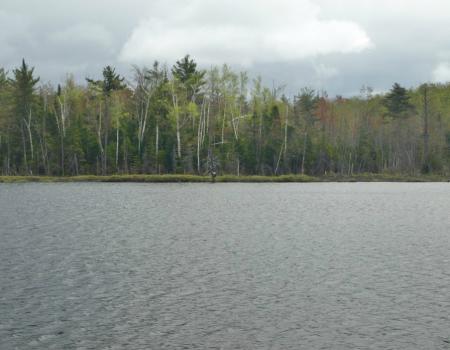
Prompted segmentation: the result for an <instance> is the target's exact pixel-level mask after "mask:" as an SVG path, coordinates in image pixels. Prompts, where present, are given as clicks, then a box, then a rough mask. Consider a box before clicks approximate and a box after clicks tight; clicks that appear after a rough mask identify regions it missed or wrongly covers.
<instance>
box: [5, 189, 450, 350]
mask: <svg viewBox="0 0 450 350" xmlns="http://www.w3.org/2000/svg"><path fill="white" fill-rule="evenodd" d="M449 214H450V184H446V183H441V184H398V183H397V184H393V183H391V184H385V183H378V184H377V183H370V184H89V183H80V184H0V262H1V264H0V349H5V350H9V349H133V350H134V349H450V218H449Z"/></svg>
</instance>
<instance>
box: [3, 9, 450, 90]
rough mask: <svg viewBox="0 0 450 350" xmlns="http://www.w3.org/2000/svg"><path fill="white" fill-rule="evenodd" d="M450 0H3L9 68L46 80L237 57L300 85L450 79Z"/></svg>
mask: <svg viewBox="0 0 450 350" xmlns="http://www.w3.org/2000/svg"><path fill="white" fill-rule="evenodd" d="M448 23H450V1H448V0H428V1H423V0H395V1H394V0H345V1H344V0H240V1H235V0H234V1H233V0H126V1H123V0H64V1H61V0H1V1H0V67H4V68H6V69H7V70H9V71H11V69H13V68H14V67H17V66H18V65H19V64H20V62H21V60H22V58H25V59H26V61H27V62H28V63H29V64H30V65H31V66H34V67H35V71H36V73H37V74H38V75H39V76H40V77H41V81H43V82H52V83H58V82H61V81H63V80H64V79H65V77H66V75H67V74H68V73H70V74H73V75H74V76H75V77H76V78H77V79H78V80H79V81H80V82H81V81H83V80H84V77H87V76H89V77H92V78H98V77H100V75H101V70H102V67H104V66H106V65H108V64H109V65H113V66H115V67H116V68H117V70H118V71H119V73H121V74H123V75H124V76H126V77H128V78H130V79H131V76H132V74H131V72H132V65H133V64H137V65H140V66H142V65H147V66H151V64H152V62H153V61H154V60H159V61H161V62H163V63H167V65H168V66H169V67H170V66H171V65H172V64H173V63H174V62H175V61H176V60H178V59H180V58H181V57H183V56H184V55H185V54H190V55H191V56H192V57H193V58H194V59H195V60H196V61H197V62H198V64H199V65H200V67H202V68H205V69H208V68H209V67H211V66H215V65H222V64H223V63H227V64H229V65H231V66H232V67H233V68H234V69H236V70H238V71H240V70H245V71H247V72H248V73H249V75H250V76H251V77H256V76H257V75H260V76H261V77H262V79H263V82H264V83H265V84H266V85H269V86H285V88H284V89H285V90H284V91H285V94H286V95H288V96H289V95H293V94H295V93H297V92H298V91H299V90H300V89H301V88H302V87H305V86H308V87H312V88H314V89H317V90H326V91H327V92H328V94H329V95H330V96H334V95H337V94H339V95H344V96H349V95H357V94H359V91H360V88H361V87H362V86H363V85H365V86H371V87H372V88H373V89H374V90H375V91H376V92H384V91H386V90H388V89H389V88H390V87H391V85H392V84H393V83H394V82H398V83H400V84H401V85H404V86H406V87H413V86H416V85H418V84H420V83H423V82H446V81H450V26H449V25H448Z"/></svg>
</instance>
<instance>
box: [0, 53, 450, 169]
mask: <svg viewBox="0 0 450 350" xmlns="http://www.w3.org/2000/svg"><path fill="white" fill-rule="evenodd" d="M101 73H102V79H101V80H95V79H90V78H86V80H85V81H86V83H85V84H77V83H76V82H75V79H74V78H73V77H72V76H68V77H67V79H66V81H65V83H64V84H62V85H58V86H52V85H50V84H43V83H42V82H41V81H40V79H39V77H38V76H37V74H36V73H35V71H34V68H32V67H30V66H29V65H27V64H26V62H25V61H22V64H21V65H19V67H18V68H17V69H14V70H12V71H11V72H7V71H5V70H4V69H1V68H0V166H1V174H2V175H28V174H30V175H31V174H33V175H62V176H64V175H79V174H98V175H107V174H129V173H133V174H141V173H145V174H166V173H180V174H206V173H207V172H208V169H209V164H211V163H212V162H213V163H214V164H217V169H218V172H219V173H221V174H235V175H244V174H245V175H253V174H258V175H279V174H310V175H323V174H345V175H352V174H357V173H366V172H370V173H383V172H389V173H398V174H416V175H417V174H420V173H435V174H448V173H449V172H450V85H449V84H423V85H422V86H420V87H418V88H414V89H405V88H403V87H402V86H400V85H399V84H394V85H393V87H392V89H391V90H390V91H389V92H388V93H386V94H384V95H379V94H374V93H373V90H372V89H371V88H370V87H363V88H362V89H361V92H360V95H358V96H354V97H351V98H344V97H340V96H337V97H334V98H330V97H328V96H327V94H326V92H324V91H314V90H313V89H311V88H307V87H305V88H303V89H301V90H300V91H299V92H298V94H296V95H295V96H292V97H287V96H285V95H284V94H283V88H282V87H281V88H273V87H272V88H268V87H265V86H263V84H262V81H261V79H255V80H250V79H249V78H248V75H247V74H246V73H245V72H235V71H233V70H232V69H230V68H229V67H228V66H226V65H224V66H223V67H220V68H219V67H215V68H211V69H210V70H207V71H205V70H201V69H199V68H198V67H197V64H196V63H195V61H194V60H193V59H191V58H190V57H189V56H186V57H184V58H182V59H180V60H179V61H177V62H176V63H175V64H174V65H173V67H171V68H167V67H166V66H163V65H160V64H159V63H158V62H155V63H154V64H153V65H152V66H151V67H137V66H135V67H133V79H131V80H130V81H128V80H126V79H124V77H122V76H121V75H120V74H119V73H117V72H116V71H115V69H114V68H113V67H110V66H107V67H105V68H104V70H103V72H99V75H100V74H101Z"/></svg>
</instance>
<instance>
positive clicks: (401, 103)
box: [384, 83, 413, 118]
mask: <svg viewBox="0 0 450 350" xmlns="http://www.w3.org/2000/svg"><path fill="white" fill-rule="evenodd" d="M384 105H385V107H386V108H387V110H388V113H387V114H388V116H390V117H392V118H405V117H408V116H409V114H410V113H411V112H412V110H413V106H412V104H411V103H410V96H409V95H408V91H407V90H406V89H405V88H404V87H402V86H400V85H399V84H398V83H395V84H394V85H393V86H392V88H391V90H390V92H389V93H388V94H387V95H386V96H385V98H384Z"/></svg>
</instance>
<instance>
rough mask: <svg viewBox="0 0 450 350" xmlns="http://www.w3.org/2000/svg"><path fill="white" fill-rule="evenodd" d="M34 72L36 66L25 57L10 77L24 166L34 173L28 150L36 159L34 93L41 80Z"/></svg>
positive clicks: (31, 156)
mask: <svg viewBox="0 0 450 350" xmlns="http://www.w3.org/2000/svg"><path fill="white" fill-rule="evenodd" d="M33 73H34V67H31V68H30V67H28V65H27V64H26V63H25V59H23V60H22V65H21V66H20V67H19V68H16V69H14V70H13V75H14V78H13V79H10V83H11V86H12V91H13V98H14V112H15V115H16V118H17V120H18V121H19V123H18V124H19V125H20V127H19V128H20V134H21V139H22V147H23V154H22V161H23V167H24V168H25V169H26V170H27V172H29V173H32V167H31V165H29V164H28V157H27V154H28V150H29V155H30V158H31V161H33V160H34V146H33V130H32V127H33V124H32V123H33V113H34V107H35V105H36V103H35V102H36V101H35V96H34V95H33V94H34V91H35V89H36V84H37V83H38V82H39V77H34V75H33ZM27 139H28V140H27Z"/></svg>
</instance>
